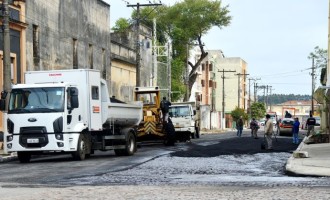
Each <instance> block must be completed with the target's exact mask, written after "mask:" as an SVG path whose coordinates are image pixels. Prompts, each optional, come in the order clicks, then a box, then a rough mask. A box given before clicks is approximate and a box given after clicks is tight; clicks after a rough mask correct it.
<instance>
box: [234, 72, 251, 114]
mask: <svg viewBox="0 0 330 200" xmlns="http://www.w3.org/2000/svg"><path fill="white" fill-rule="evenodd" d="M235 75H237V77H238V105H237V107H238V108H240V99H241V76H246V75H250V74H245V73H244V74H241V73H238V74H235Z"/></svg>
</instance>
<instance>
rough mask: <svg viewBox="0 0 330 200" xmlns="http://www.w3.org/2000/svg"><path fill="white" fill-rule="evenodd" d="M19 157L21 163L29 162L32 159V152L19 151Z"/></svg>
mask: <svg viewBox="0 0 330 200" xmlns="http://www.w3.org/2000/svg"><path fill="white" fill-rule="evenodd" d="M17 157H18V160H19V162H20V163H29V162H30V160H31V153H29V152H17Z"/></svg>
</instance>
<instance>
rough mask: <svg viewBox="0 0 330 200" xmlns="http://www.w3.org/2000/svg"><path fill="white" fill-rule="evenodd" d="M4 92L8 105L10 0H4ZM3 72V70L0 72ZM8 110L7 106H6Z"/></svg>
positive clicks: (9, 83)
mask: <svg viewBox="0 0 330 200" xmlns="http://www.w3.org/2000/svg"><path fill="white" fill-rule="evenodd" d="M3 8H4V11H3V63H4V69H3V93H2V94H1V96H2V98H5V99H6V105H8V102H9V96H8V95H7V94H9V93H10V91H11V66H10V64H11V61H10V30H9V9H8V0H4V1H3ZM0 73H1V72H0ZM6 110H7V106H6Z"/></svg>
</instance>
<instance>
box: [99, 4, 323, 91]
mask: <svg viewBox="0 0 330 200" xmlns="http://www.w3.org/2000/svg"><path fill="white" fill-rule="evenodd" d="M105 2H107V3H109V4H110V6H111V7H110V19H111V20H110V21H111V22H110V23H111V24H110V26H111V27H112V26H113V25H114V23H115V21H116V20H117V19H118V18H120V17H124V18H129V17H130V14H131V12H132V10H133V8H130V7H127V6H126V3H125V2H129V3H130V4H136V3H137V2H139V3H144V4H145V3H148V2H149V1H148V0H127V1H125V0H105ZM175 2H177V0H162V3H164V4H167V5H173V4H174V3H175ZM222 4H223V5H229V10H230V15H231V16H232V17H233V19H232V21H231V24H230V26H228V27H225V28H223V29H221V30H220V29H219V28H213V29H212V30H210V31H209V33H208V34H207V35H205V36H204V37H203V38H202V39H203V41H204V42H205V48H206V49H207V50H217V49H221V50H222V51H223V52H224V55H225V56H226V57H241V58H242V59H243V60H245V61H246V62H247V63H248V73H249V74H250V77H257V78H261V80H260V81H258V84H259V85H271V86H272V88H273V89H274V90H273V91H272V93H278V94H291V93H293V94H311V90H312V87H311V82H312V80H311V76H310V72H311V70H310V69H308V68H311V66H312V61H311V60H309V59H308V58H307V57H308V55H309V53H310V52H312V51H313V50H314V47H315V46H319V47H321V48H323V49H327V37H328V13H329V11H328V5H329V3H328V1H327V0H248V1H247V0H222ZM317 74H318V75H319V74H320V73H319V71H318V73H317ZM316 83H319V76H318V77H317V79H316Z"/></svg>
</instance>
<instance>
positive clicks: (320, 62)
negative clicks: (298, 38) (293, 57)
mask: <svg viewBox="0 0 330 200" xmlns="http://www.w3.org/2000/svg"><path fill="white" fill-rule="evenodd" d="M308 58H309V59H313V58H314V67H315V68H316V69H320V70H321V76H320V82H321V84H322V85H325V84H326V83H325V82H324V80H325V76H326V68H327V61H328V51H327V50H326V49H321V48H320V47H318V46H316V47H315V48H314V52H311V53H310V54H309V56H308Z"/></svg>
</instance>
